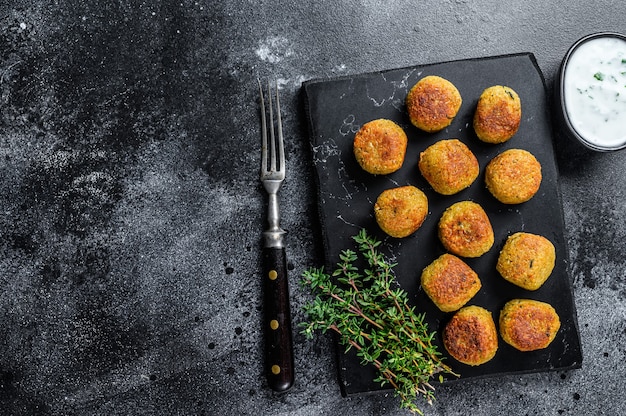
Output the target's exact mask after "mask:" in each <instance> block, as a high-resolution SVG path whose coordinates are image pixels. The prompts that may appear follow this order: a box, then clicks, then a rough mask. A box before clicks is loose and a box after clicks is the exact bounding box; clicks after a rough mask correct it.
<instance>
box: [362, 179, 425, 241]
mask: <svg viewBox="0 0 626 416" xmlns="http://www.w3.org/2000/svg"><path fill="white" fill-rule="evenodd" d="M374 215H375V217H376V222H377V223H378V225H379V226H380V228H381V229H382V230H383V231H384V232H385V233H387V234H388V235H390V236H391V237H396V238H402V237H407V236H409V235H411V234H413V233H414V232H415V231H417V230H418V229H419V228H420V227H421V225H422V223H423V222H424V220H425V219H426V216H427V215H428V198H427V197H426V194H424V192H422V191H421V190H420V189H418V188H416V187H415V186H411V185H408V186H401V187H398V188H392V189H387V190H385V191H383V192H382V193H381V194H380V195H379V196H378V199H377V200H376V203H375V204H374Z"/></svg>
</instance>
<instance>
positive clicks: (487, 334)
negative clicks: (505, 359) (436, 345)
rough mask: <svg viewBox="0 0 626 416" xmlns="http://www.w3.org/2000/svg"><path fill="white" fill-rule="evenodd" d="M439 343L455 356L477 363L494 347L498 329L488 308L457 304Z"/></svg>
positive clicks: (495, 349)
mask: <svg viewBox="0 0 626 416" xmlns="http://www.w3.org/2000/svg"><path fill="white" fill-rule="evenodd" d="M443 345H444V347H445V348H446V350H447V351H448V353H449V354H450V355H451V356H452V357H453V358H455V359H456V360H458V361H460V362H462V363H464V364H467V365H472V366H476V365H481V364H484V363H486V362H487V361H489V360H491V359H492V358H493V357H494V356H495V355H496V352H497V350H498V332H497V330H496V324H495V323H494V321H493V317H492V316H491V312H489V311H488V310H486V309H484V308H482V307H480V306H474V305H472V306H465V307H463V308H461V309H460V310H459V311H458V312H457V313H456V314H454V316H453V317H452V319H451V320H450V322H448V324H447V325H446V326H445V328H444V330H443Z"/></svg>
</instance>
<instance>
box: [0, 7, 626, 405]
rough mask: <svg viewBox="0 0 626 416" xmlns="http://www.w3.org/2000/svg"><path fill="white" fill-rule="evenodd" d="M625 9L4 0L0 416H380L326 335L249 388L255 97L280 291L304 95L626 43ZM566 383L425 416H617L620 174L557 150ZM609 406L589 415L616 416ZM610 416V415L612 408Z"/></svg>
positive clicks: (304, 239)
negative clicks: (625, 39) (277, 238)
mask: <svg viewBox="0 0 626 416" xmlns="http://www.w3.org/2000/svg"><path fill="white" fill-rule="evenodd" d="M624 12H626V8H625V6H624V5H623V2H621V1H619V0H614V1H604V2H602V3H591V2H583V1H574V2H563V1H562V2H552V3H549V4H544V2H540V1H538V0H532V1H529V2H525V3H523V4H517V3H515V2H497V1H492V0H489V1H486V2H481V4H475V3H474V2H468V1H462V0H451V1H443V2H403V1H397V0H394V1H389V2H384V5H383V4H382V3H381V2H374V1H370V0H366V1H361V2H355V1H345V2H336V1H329V0H322V1H318V2H295V1H293V0H289V1H281V0H273V1H262V2H246V1H242V0H224V1H219V2H217V1H212V2H206V1H187V0H182V1H180V0H179V1H167V0H163V1H160V2H148V1H137V2H130V1H123V0H122V1H103V2H95V1H91V2H89V1H81V0H66V1H49V0H43V1H33V0H20V1H15V0H9V1H3V2H1V3H0V409H1V413H2V414H3V415H5V414H6V415H83V414H89V415H113V414H115V415H126V414H133V415H152V414H159V415H161V414H177V415H202V414H204V415H223V414H244V415H248V414H249V415H258V414H272V415H292V414H293V415H320V414H345V415H361V414H371V415H382V414H385V415H392V414H398V415H399V414H405V412H403V411H401V410H399V409H398V406H397V401H396V400H395V399H394V398H393V397H392V396H391V395H388V394H387V395H385V394H382V395H380V394H379V395H371V396H362V397H352V398H348V399H346V398H342V397H341V396H340V394H339V388H338V385H337V382H336V369H335V363H334V360H333V347H332V343H331V340H330V338H329V337H324V336H321V337H318V338H317V339H316V340H315V341H307V340H305V339H304V338H303V337H302V336H301V335H300V334H297V333H296V334H295V337H294V343H295V349H296V371H297V380H296V385H295V387H294V388H293V389H292V390H291V391H290V392H289V393H287V394H283V395H275V394H273V393H272V392H271V391H269V390H268V389H267V388H266V384H265V380H264V377H263V363H262V359H261V357H262V345H261V331H260V330H259V325H260V316H261V310H262V308H261V302H260V299H261V296H260V293H261V292H260V290H261V282H260V273H259V270H260V250H259V249H260V232H261V231H262V228H263V224H264V223H263V221H264V212H265V202H266V198H265V195H264V194H263V193H262V192H261V187H260V185H259V183H258V168H259V154H258V143H259V136H258V129H259V126H258V114H257V85H256V78H257V77H262V78H265V77H267V76H271V77H272V78H277V79H278V82H279V84H280V86H281V94H282V102H283V107H284V118H283V120H284V127H285V133H286V135H287V137H288V142H287V145H286V151H287V156H288V171H289V179H288V181H287V182H286V183H285V186H284V187H283V189H282V191H281V202H282V215H283V225H284V227H285V228H287V229H288V230H289V232H290V233H289V236H288V244H289V249H288V255H289V258H290V261H289V265H288V266H289V268H290V272H291V276H292V286H291V288H292V310H293V311H294V317H293V321H294V323H295V324H297V323H298V322H300V321H302V320H303V316H302V314H301V312H300V307H301V306H302V304H303V303H304V302H305V301H306V300H307V299H308V298H309V297H308V296H309V294H308V293H307V292H306V291H304V290H302V289H301V288H299V287H298V285H297V284H296V282H297V279H298V277H299V275H300V274H301V273H302V271H303V270H304V269H305V268H307V267H309V266H311V265H315V264H318V263H319V262H320V261H321V252H322V247H321V240H320V230H319V225H318V221H317V212H316V201H315V192H314V189H313V179H312V178H313V170H312V166H311V161H310V160H311V159H310V156H311V154H310V150H309V148H308V140H307V135H306V134H307V132H306V128H305V122H304V118H303V113H302V109H301V107H300V101H299V99H300V86H301V84H302V82H303V81H304V80H307V79H311V78H320V77H332V76H335V75H344V74H357V73H361V72H370V71H376V70H382V69H389V68H397V67H404V66H409V65H416V64H426V63H432V62H441V61H448V60H454V59H462V58H474V57H482V56H493V55H500V54H507V53H517V52H532V53H534V55H535V56H536V57H537V61H538V63H539V66H540V68H541V70H542V71H543V73H544V75H545V76H546V80H547V83H548V86H550V87H551V83H552V81H553V78H554V76H553V75H554V74H555V72H556V70H557V68H558V65H559V62H560V59H561V58H562V56H563V55H564V54H565V52H566V50H567V48H568V46H569V45H570V44H571V43H573V42H574V41H575V40H577V39H578V38H580V37H581V36H583V35H586V34H588V33H591V32H595V31H600V30H613V31H618V32H625V31H626V25H625V24H624V20H623V16H624ZM556 145H557V158H558V162H559V169H560V173H561V176H560V178H561V192H562V196H563V205H564V212H565V223H566V235H567V238H568V240H569V255H570V259H571V271H572V278H573V284H574V290H575V293H574V294H575V301H576V305H577V309H578V315H579V324H580V331H581V340H582V344H583V354H584V358H583V368H582V369H580V370H574V371H571V372H562V373H542V374H533V375H526V376H513V377H502V378H498V379H490V380H478V381H468V382H466V383H457V384H454V385H451V386H445V387H441V388H439V389H438V391H437V396H438V400H437V402H436V403H435V404H434V405H433V406H432V407H430V406H426V408H425V410H426V414H428V415H462V414H469V413H471V414H474V415H491V414H502V413H509V414H597V413H598V411H599V409H602V408H605V409H606V412H607V413H611V414H622V413H625V412H626V403H625V400H624V398H623V391H624V388H625V387H626V386H625V385H624V374H625V371H626V366H625V365H624V358H625V357H624V356H625V355H626V347H625V344H624V341H623V339H624V334H625V333H626V319H625V318H626V300H625V298H626V289H625V284H626V282H625V281H626V274H625V272H624V270H625V269H626V267H625V266H626V265H625V262H626V260H625V258H624V255H623V253H624V252H625V249H626V238H625V237H626V225H625V223H626V221H625V216H626V210H625V208H626V202H624V201H625V199H624V189H625V185H626V169H624V168H623V167H624V166H625V163H626V160H625V159H626V153H624V152H621V153H614V154H592V153H589V152H587V151H583V150H581V149H578V148H576V147H575V146H573V145H572V143H570V142H568V141H567V140H565V139H562V138H560V136H557V143H556ZM609 404H610V407H606V406H609ZM609 409H610V410H609Z"/></svg>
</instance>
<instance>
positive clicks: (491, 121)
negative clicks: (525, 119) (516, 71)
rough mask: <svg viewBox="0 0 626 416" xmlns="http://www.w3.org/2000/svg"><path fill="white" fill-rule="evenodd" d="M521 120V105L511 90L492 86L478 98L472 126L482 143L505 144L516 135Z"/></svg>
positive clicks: (500, 86)
mask: <svg viewBox="0 0 626 416" xmlns="http://www.w3.org/2000/svg"><path fill="white" fill-rule="evenodd" d="M521 120H522V103H521V101H520V98H519V96H518V95H517V93H516V92H515V91H513V89H511V88H509V87H505V86H502V85H494V86H493V87H489V88H487V89H485V90H484V91H483V92H482V94H481V95H480V98H478V104H477V105H476V112H475V113H474V122H473V124H474V131H475V132H476V135H477V136H478V138H479V139H480V140H482V141H483V142H486V143H504V142H506V141H507V140H509V139H510V138H511V137H513V136H514V135H515V133H517V130H518V129H519V125H520V122H521Z"/></svg>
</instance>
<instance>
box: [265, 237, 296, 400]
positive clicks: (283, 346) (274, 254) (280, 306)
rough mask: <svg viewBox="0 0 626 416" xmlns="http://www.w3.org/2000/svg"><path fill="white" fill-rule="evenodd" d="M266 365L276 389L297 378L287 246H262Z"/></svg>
mask: <svg viewBox="0 0 626 416" xmlns="http://www.w3.org/2000/svg"><path fill="white" fill-rule="evenodd" d="M263 280H264V299H265V304H264V305H263V307H264V318H263V325H264V326H265V367H266V374H267V381H268V384H269V386H270V388H271V389H272V390H274V391H278V392H283V391H287V390H289V388H291V386H292V385H293V380H294V365H293V344H292V335H291V313H290V308H289V286H288V283H287V256H286V255H285V249H284V247H280V248H277V247H266V248H264V249H263Z"/></svg>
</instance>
